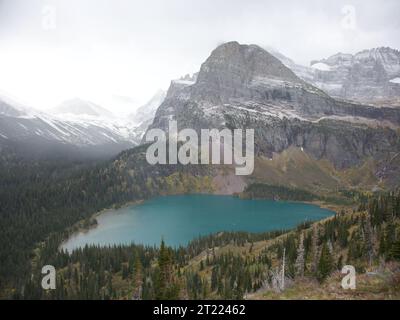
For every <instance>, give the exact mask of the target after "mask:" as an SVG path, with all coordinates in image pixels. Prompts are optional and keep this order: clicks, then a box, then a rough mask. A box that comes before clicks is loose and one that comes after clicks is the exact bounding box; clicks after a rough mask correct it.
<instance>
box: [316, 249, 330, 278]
mask: <svg viewBox="0 0 400 320" xmlns="http://www.w3.org/2000/svg"><path fill="white" fill-rule="evenodd" d="M332 270H333V259H332V256H331V253H330V252H329V248H328V245H327V244H326V243H324V245H323V246H322V250H321V256H320V258H319V263H318V269H317V279H318V280H319V281H320V282H323V281H324V280H325V279H326V278H327V277H328V276H329V275H330V274H331V272H332Z"/></svg>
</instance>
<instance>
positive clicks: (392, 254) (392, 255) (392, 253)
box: [389, 241, 400, 260]
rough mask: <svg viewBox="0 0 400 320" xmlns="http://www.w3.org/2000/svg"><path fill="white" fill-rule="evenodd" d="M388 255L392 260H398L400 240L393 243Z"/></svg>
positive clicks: (399, 258)
mask: <svg viewBox="0 0 400 320" xmlns="http://www.w3.org/2000/svg"><path fill="white" fill-rule="evenodd" d="M389 256H390V258H391V259H393V260H400V241H397V242H395V243H393V245H392V247H391V248H390V253H389Z"/></svg>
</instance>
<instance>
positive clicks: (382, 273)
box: [186, 210, 400, 300]
mask: <svg viewBox="0 0 400 320" xmlns="http://www.w3.org/2000/svg"><path fill="white" fill-rule="evenodd" d="M363 214H364V213H359V212H356V213H352V212H351V211H350V210H348V211H347V212H346V213H345V215H343V216H342V217H341V218H340V219H351V218H353V217H355V216H356V215H363ZM331 219H333V218H328V219H325V220H323V221H319V222H316V223H315V224H316V225H319V226H320V227H322V226H323V225H324V224H325V223H327V222H328V221H330V220H331ZM396 223H397V226H398V227H400V221H396ZM357 228H359V226H358V225H353V226H352V227H351V228H350V235H351V233H352V232H354V231H356V229H357ZM296 232H297V231H296V230H293V231H290V232H288V233H287V234H283V235H281V236H279V237H277V238H274V239H272V240H267V241H259V242H255V243H253V245H251V243H246V244H245V245H244V246H235V245H226V246H223V247H219V248H214V250H215V252H216V256H218V255H221V254H227V253H233V254H234V255H240V256H242V257H246V256H247V257H259V256H261V255H263V254H265V251H266V250H267V252H270V254H271V257H272V266H273V268H275V267H277V266H278V264H280V261H279V260H278V259H277V257H276V253H275V251H274V249H273V247H274V246H275V245H276V244H277V243H280V242H282V241H283V240H284V239H285V238H287V236H288V235H291V234H295V233H296ZM304 232H305V234H306V233H307V232H312V227H310V228H308V229H305V230H304ZM349 239H350V236H349ZM375 245H377V244H375ZM206 256H207V253H206V252H202V253H201V254H200V255H198V256H196V257H195V258H193V259H192V260H191V261H190V262H189V263H188V265H187V267H186V269H191V270H194V271H199V268H200V263H201V261H203V262H205V260H206ZM333 256H334V259H335V261H336V259H337V258H338V257H339V256H344V257H346V256H347V248H346V249H342V248H340V247H339V246H336V245H335V246H334V249H333ZM310 264H311V263H310V261H306V265H307V266H308V267H309V268H310ZM363 267H365V272H360V273H357V288H356V290H344V289H342V287H341V281H342V278H343V275H341V274H340V272H339V271H336V272H334V273H332V275H331V276H330V277H328V278H327V280H326V281H325V282H324V283H322V284H320V283H319V282H318V281H317V280H316V279H315V278H314V277H312V276H310V275H309V276H307V275H306V276H305V277H303V278H296V279H295V281H294V282H293V283H292V284H291V285H290V286H289V287H288V288H287V289H286V290H285V291H284V292H275V291H273V290H272V289H267V288H265V289H261V290H259V291H258V292H256V293H251V294H248V295H247V296H246V297H245V298H246V299H251V300H270V299H272V300H277V299H293V300H299V299H300V300H301V299H311V300H332V299H357V300H359V299H367V300H368V299H396V300H398V299H400V263H397V262H390V263H382V262H381V264H380V265H377V264H375V265H372V266H368V265H367V264H366V263H365V262H364V263H363ZM212 268H213V267H212V266H209V267H205V268H204V270H202V271H200V272H199V273H200V274H201V276H202V277H205V278H207V279H208V281H211V271H212ZM215 298H217V297H215Z"/></svg>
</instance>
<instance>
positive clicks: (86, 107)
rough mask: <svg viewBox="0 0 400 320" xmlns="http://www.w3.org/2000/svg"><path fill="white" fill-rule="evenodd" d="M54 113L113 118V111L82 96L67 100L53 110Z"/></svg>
mask: <svg viewBox="0 0 400 320" xmlns="http://www.w3.org/2000/svg"><path fill="white" fill-rule="evenodd" d="M51 111H52V113H54V114H73V115H76V116H80V115H87V116H92V117H105V118H113V117H114V115H113V114H112V112H110V111H108V110H107V109H105V108H103V107H101V106H99V105H97V104H95V103H93V102H91V101H87V100H83V99H81V98H73V99H70V100H66V101H64V102H63V103H61V104H60V105H59V106H57V107H55V108H54V109H53V110H51Z"/></svg>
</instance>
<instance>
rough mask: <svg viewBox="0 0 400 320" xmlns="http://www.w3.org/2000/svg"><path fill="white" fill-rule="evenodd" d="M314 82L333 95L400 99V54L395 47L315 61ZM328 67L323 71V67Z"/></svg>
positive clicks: (359, 99)
mask: <svg viewBox="0 0 400 320" xmlns="http://www.w3.org/2000/svg"><path fill="white" fill-rule="evenodd" d="M311 64H312V66H317V68H316V69H317V70H315V73H314V75H313V83H315V85H317V86H318V87H320V88H321V89H323V90H325V91H326V92H328V93H329V94H331V95H334V96H338V97H342V98H345V99H353V100H358V101H363V102H376V101H381V100H387V99H391V98H400V83H399V82H400V81H398V80H397V79H399V80H400V52H399V51H398V50H395V49H391V48H384V47H381V48H375V49H371V50H364V51H361V52H359V53H357V54H355V55H351V54H342V53H339V54H336V55H333V56H331V57H329V58H327V59H323V60H320V61H313V62H312V63H311ZM321 64H322V65H325V66H326V68H325V69H323V70H321V68H318V66H320V65H321Z"/></svg>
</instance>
